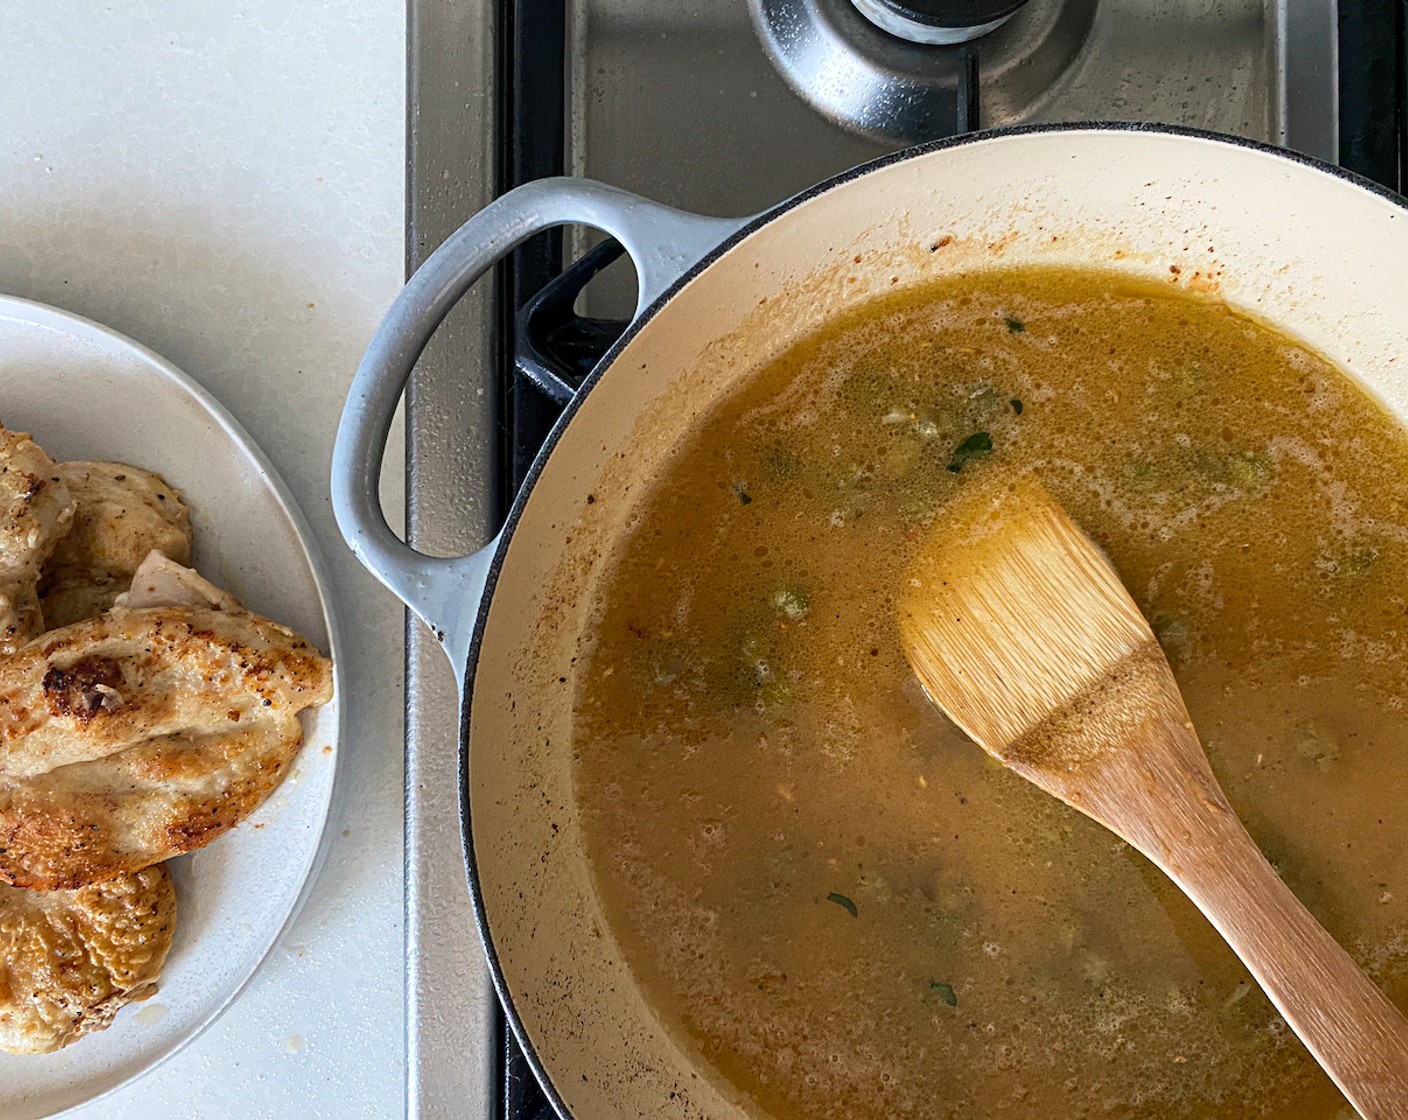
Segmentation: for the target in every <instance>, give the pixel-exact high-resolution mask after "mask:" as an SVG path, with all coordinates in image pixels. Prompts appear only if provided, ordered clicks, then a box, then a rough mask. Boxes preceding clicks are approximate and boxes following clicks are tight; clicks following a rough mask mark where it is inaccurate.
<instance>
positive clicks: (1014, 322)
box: [1002, 315, 1027, 334]
mask: <svg viewBox="0 0 1408 1120" xmlns="http://www.w3.org/2000/svg"><path fill="white" fill-rule="evenodd" d="M1002 321H1003V322H1004V323H1006V324H1007V329H1008V330H1009V331H1011V332H1012V333H1013V334H1021V333H1022V332H1023V331H1024V330H1026V329H1027V324H1026V323H1024V322H1022V320H1021V319H1014V318H1012V316H1011V315H1004V316H1003V317H1002Z"/></svg>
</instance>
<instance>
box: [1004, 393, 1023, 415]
mask: <svg viewBox="0 0 1408 1120" xmlns="http://www.w3.org/2000/svg"><path fill="white" fill-rule="evenodd" d="M1008 403H1010V404H1011V405H1012V411H1013V412H1015V413H1016V414H1017V415H1018V416H1021V415H1022V409H1023V408H1025V407H1026V406H1025V405H1023V404H1022V402H1021V401H1019V400H1018V399H1017V398H1016V397H1013V398H1012V400H1011V401H1010V402H1008Z"/></svg>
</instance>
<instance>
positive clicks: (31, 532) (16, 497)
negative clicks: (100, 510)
mask: <svg viewBox="0 0 1408 1120" xmlns="http://www.w3.org/2000/svg"><path fill="white" fill-rule="evenodd" d="M73 516H74V501H73V497H72V495H71V494H70V493H69V490H68V487H67V486H66V485H65V484H64V481H63V479H62V477H60V475H59V473H58V471H57V469H56V468H55V466H54V461H53V460H52V459H50V458H49V456H47V455H45V454H44V452H43V451H42V450H40V448H39V446H38V445H37V444H36V443H35V442H34V441H33V440H32V439H30V437H29V436H28V435H27V434H26V433H24V432H12V431H9V430H8V429H7V428H4V427H0V654H5V653H9V652H11V651H12V650H14V649H15V648H16V647H18V646H19V645H21V644H23V643H24V642H25V641H26V640H27V639H28V638H29V637H30V635H32V634H34V633H37V632H38V631H39V630H40V629H41V627H42V625H43V622H42V615H41V611H40V606H39V596H38V594H37V584H38V582H39V575H40V570H41V568H42V567H43V565H44V562H45V561H46V560H47V559H48V558H49V556H50V554H51V553H52V552H53V551H54V549H55V547H57V545H58V544H59V542H60V541H61V540H63V538H64V536H65V534H67V533H68V531H69V527H70V525H71V523H72V521H73Z"/></svg>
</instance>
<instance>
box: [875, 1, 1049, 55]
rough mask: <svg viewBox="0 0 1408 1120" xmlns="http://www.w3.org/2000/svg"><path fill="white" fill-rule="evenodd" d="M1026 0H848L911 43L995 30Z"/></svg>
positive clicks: (947, 42) (946, 42)
mask: <svg viewBox="0 0 1408 1120" xmlns="http://www.w3.org/2000/svg"><path fill="white" fill-rule="evenodd" d="M1026 2H1027V0H851V3H853V4H854V5H855V6H856V10H857V11H859V12H860V14H861V15H863V16H865V18H866V19H868V20H870V22H871V23H873V24H875V26H876V27H878V28H880V30H882V31H888V32H889V33H890V34H891V35H894V36H896V37H897V38H900V39H907V40H908V41H909V42H911V43H923V44H925V45H927V46H952V45H954V44H956V43H966V42H968V41H969V40H971V39H977V38H979V37H980V36H983V35H986V34H987V33H988V32H989V31H996V30H997V29H998V28H999V27H1001V26H1002V25H1003V24H1004V23H1006V22H1007V21H1008V20H1009V19H1010V18H1011V17H1012V15H1013V14H1014V13H1015V12H1016V11H1017V9H1018V8H1020V7H1021V6H1022V5H1023V4H1025V3H1026Z"/></svg>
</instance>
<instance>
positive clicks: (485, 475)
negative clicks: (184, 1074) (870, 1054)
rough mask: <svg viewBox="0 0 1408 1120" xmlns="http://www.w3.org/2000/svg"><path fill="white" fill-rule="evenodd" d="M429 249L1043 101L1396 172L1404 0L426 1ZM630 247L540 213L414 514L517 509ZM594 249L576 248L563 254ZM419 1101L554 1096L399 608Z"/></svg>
mask: <svg viewBox="0 0 1408 1120" xmlns="http://www.w3.org/2000/svg"><path fill="white" fill-rule="evenodd" d="M409 8H410V37H409V38H410V70H409V98H410V111H409V120H408V123H409V137H410V159H409V176H410V181H409V192H408V194H409V200H410V202H409V211H408V238H407V246H408V252H407V269H408V270H413V269H414V268H415V267H416V266H417V265H418V264H419V262H420V261H421V260H423V259H424V258H425V256H426V255H428V254H429V253H430V252H431V251H432V250H433V249H434V248H435V247H436V245H438V244H439V243H440V241H442V240H443V239H444V238H445V237H446V236H447V235H448V234H449V233H450V232H452V231H453V230H454V228H455V227H457V226H458V225H459V224H460V223H461V222H462V221H464V219H465V218H467V217H468V216H469V215H470V214H472V213H473V212H474V211H476V210H478V209H479V208H480V207H482V206H483V205H484V204H485V203H487V202H488V201H489V200H490V199H492V198H493V197H495V196H496V195H497V194H499V193H502V192H503V191H505V190H507V189H509V188H511V187H513V186H515V185H517V184H519V183H522V182H526V181H528V180H530V179H534V178H539V177H541V176H545V175H557V174H574V175H585V176H590V177H592V178H597V179H602V180H605V181H606V182H609V183H614V184H617V185H619V186H622V187H626V188H628V189H630V190H633V191H637V192H639V193H641V194H644V195H647V196H649V197H651V198H656V199H659V200H660V201H662V202H667V203H669V204H671V205H674V206H677V207H680V208H682V209H686V210H693V211H698V212H701V213H707V214H720V215H742V214H748V213H753V212H756V211H759V210H762V209H765V208H767V207H768V206H770V205H772V204H774V203H776V202H778V201H780V200H782V199H784V198H786V197H788V196H789V195H791V194H794V193H796V192H797V191H799V190H802V189H803V188H805V187H808V186H810V185H811V184H813V183H814V182H816V181H818V180H821V179H824V178H826V177H828V176H830V175H832V174H834V173H836V172H838V171H841V170H844V169H845V168H847V167H850V166H852V165H853V164H856V163H860V162H863V161H865V160H867V159H870V158H872V157H875V156H878V155H881V154H884V153H886V152H889V151H893V150H895V149H897V148H900V147H903V146H905V145H907V144H910V143H914V142H918V141H922V140H927V139H933V138H937V137H942V136H949V135H953V134H955V133H960V132H966V131H969V130H972V129H974V128H992V127H1001V126H1004V125H1011V124H1017V123H1023V122H1033V121H1063V120H1092V119H1104V120H1111V119H1114V120H1139V121H1154V122H1162V123H1170V124H1181V125H1191V126H1196V127H1200V128H1206V129H1212V130H1216V131H1220V132H1227V133H1233V134H1236V135H1240V136H1246V137H1250V138H1254V139H1257V140H1262V141H1266V142H1269V143H1272V144H1278V145H1282V146H1285V147H1289V148H1293V149H1295V150H1297V151H1301V152H1305V153H1308V154H1310V155H1314V156H1318V157H1320V158H1322V159H1326V160H1330V161H1334V162H1338V163H1342V164H1344V165H1346V166H1349V167H1351V168H1353V169H1354V170H1356V171H1358V172H1360V173H1361V174H1364V175H1366V176H1368V177H1369V178H1372V179H1375V180H1377V181H1378V182H1381V183H1383V184H1385V185H1387V186H1390V187H1394V188H1397V189H1401V187H1402V182H1403V179H1402V176H1403V175H1404V161H1405V160H1408V135H1406V134H1405V128H1408V104H1405V94H1404V58H1405V55H1408V27H1405V16H1404V8H1403V6H1402V0H1339V3H1338V4H1336V3H1335V0H1138V2H1135V0H1027V2H1026V3H1022V2H1021V0H677V2H674V3H668V4H662V3H658V2H656V0H503V3H501V4H495V3H493V2H492V0H410V4H409ZM618 257H619V251H618V250H617V249H616V247H615V246H614V244H613V243H610V242H606V243H600V244H598V240H597V238H596V237H595V236H594V235H592V234H589V233H587V232H586V231H583V230H568V231H556V232H552V233H549V234H544V235H541V236H539V237H538V238H537V239H535V240H534V241H532V242H530V243H528V244H527V245H525V246H524V247H523V248H522V249H520V250H519V251H518V252H516V253H515V254H514V256H513V258H512V259H511V260H509V261H506V262H505V263H504V265H503V266H502V267H501V268H500V271H499V273H498V275H497V276H496V279H495V283H494V284H492V285H490V284H487V283H485V284H481V285H480V286H479V288H477V289H476V290H475V291H474V292H472V293H471V294H470V296H469V297H468V298H466V299H465V300H464V301H463V303H462V304H461V306H460V307H459V308H458V309H456V311H455V312H454V313H453V314H452V316H451V318H450V319H449V320H448V321H447V322H446V325H445V326H444V327H442V328H441V330H440V332H439V334H438V335H437V336H436V338H435V340H434V341H433V342H432V344H431V346H430V348H429V349H428V350H427V352H426V354H425V356H424V357H423V358H422V360H421V363H420V366H419V367H418V370H417V373H416V375H415V377H414V378H413V380H412V384H411V388H410V391H409V394H408V399H407V466H408V480H409V481H408V494H407V523H408V526H409V528H410V531H411V533H412V535H413V540H414V541H415V543H416V544H417V546H418V547H420V548H421V549H423V550H425V551H429V552H435V553H439V554H444V555H448V554H455V553H462V552H466V551H468V550H469V549H471V548H473V547H476V546H478V545H479V544H481V543H483V541H484V540H486V539H487V538H488V537H489V536H490V535H492V533H493V531H494V530H495V529H496V528H497V526H498V524H499V521H500V519H501V517H502V516H503V513H504V511H505V509H506V508H507V505H508V502H509V501H510V499H511V496H512V494H513V492H514V491H515V489H516V488H517V486H518V484H519V482H520V481H521V479H522V477H523V474H524V472H525V471H526V469H527V466H528V464H529V463H530V462H531V460H532V457H533V455H534V453H535V452H536V450H537V448H538V447H539V445H540V444H541V442H542V440H543V438H544V436H545V435H546V433H547V431H548V429H549V427H550V426H551V424H552V421H553V420H554V418H555V417H556V415H557V414H558V412H559V411H560V409H561V408H562V406H563V404H564V403H565V400H566V398H567V396H568V394H569V393H570V391H571V387H572V385H573V384H575V383H576V382H577V381H579V380H580V378H581V377H582V376H584V375H585V373H586V372H587V371H588V370H589V369H590V367H591V365H592V363H593V361H594V360H595V359H596V357H597V356H599V355H600V354H601V353H603V352H604V350H605V349H606V347H607V346H608V345H609V344H610V342H611V341H612V339H613V338H614V337H615V335H616V333H617V332H618V331H619V330H620V328H621V326H622V324H621V322H620V321H619V320H620V319H622V318H624V316H625V314H626V313H627V309H628V308H629V307H630V305H631V298H632V297H631V293H632V284H633V278H632V276H631V274H630V269H629V266H628V265H627V264H626V263H624V262H618V259H617V258H618ZM569 261H570V262H577V263H575V264H573V265H571V266H570V267H567V268H566V270H565V271H564V262H569ZM407 643H408V654H407V685H408V687H407V696H408V700H407V725H408V732H407V743H406V930H407V939H408V942H407V965H406V994H407V1022H408V1034H407V1046H408V1063H407V1065H408V1069H409V1071H410V1073H409V1081H408V1086H407V1109H408V1115H409V1116H412V1117H416V1118H424V1120H432V1118H433V1120H449V1118H459V1117H467V1118H473V1120H480V1118H490V1117H492V1118H495V1120H539V1118H543V1120H546V1118H547V1117H550V1116H551V1115H552V1113H551V1109H550V1108H549V1107H548V1105H547V1104H546V1102H545V1100H544V1098H543V1097H542V1096H541V1094H540V1093H539V1092H538V1091H537V1087H536V1085H535V1083H534V1081H533V1077H532V1074H531V1072H530V1071H529V1070H528V1068H527V1065H526V1063H525V1062H524V1060H523V1058H522V1055H521V1054H520V1053H519V1051H518V1049H517V1047H516V1046H515V1045H514V1043H513V1041H512V1038H511V1037H510V1036H509V1034H508V1032H507V1030H506V1028H505V1026H504V1021H503V1018H502V1015H501V1013H500V1012H499V1009H498V1005H497V1003H496V1001H495V998H494V995H493V992H492V989H491V987H490V983H489V980H488V973H487V969H486V968H485V966H484V964H483V961H482V959H481V951H480V947H479V943H478V937H477V933H476V931H475V926H474V921H473V917H472V914H471V911H470V904H469V897H468V891H467V888H466V886H465V875H464V866H463V861H462V859H461V850H460V833H459V807H458V777H457V773H456V768H457V756H458V746H457V727H456V717H457V713H458V701H457V698H456V683H455V681H454V680H453V678H452V675H451V673H450V672H449V669H448V667H447V666H446V665H445V664H444V657H443V655H442V654H441V653H440V650H439V648H438V646H437V645H436V643H435V642H434V641H433V640H432V639H431V638H430V637H429V635H428V634H427V633H425V632H424V631H422V630H420V629H419V628H418V626H417V625H416V624H415V623H413V622H412V623H411V624H409V625H408V630H407Z"/></svg>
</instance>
